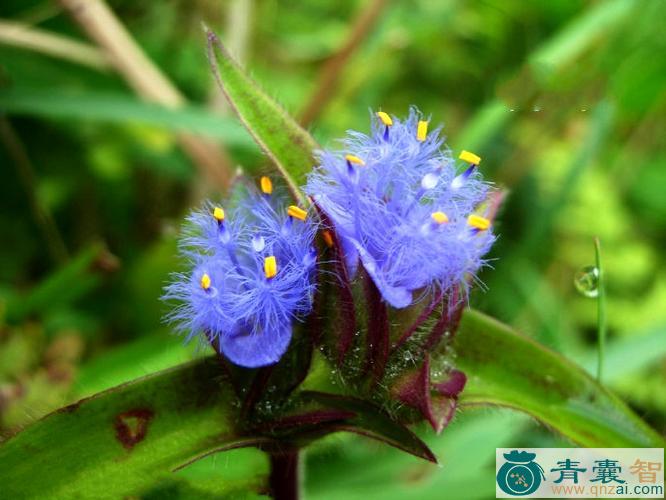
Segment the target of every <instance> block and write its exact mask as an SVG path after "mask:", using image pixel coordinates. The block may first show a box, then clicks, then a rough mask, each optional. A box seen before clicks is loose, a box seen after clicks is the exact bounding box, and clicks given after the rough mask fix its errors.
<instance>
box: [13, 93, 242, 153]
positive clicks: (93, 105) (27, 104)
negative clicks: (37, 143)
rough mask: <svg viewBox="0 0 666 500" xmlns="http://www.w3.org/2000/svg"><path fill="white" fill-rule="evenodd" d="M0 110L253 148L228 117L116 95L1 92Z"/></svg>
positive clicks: (201, 110) (197, 109) (233, 121)
mask: <svg viewBox="0 0 666 500" xmlns="http://www.w3.org/2000/svg"><path fill="white" fill-rule="evenodd" d="M0 110H2V111H3V112H5V113H8V114H10V115H31V116H40V117H49V118H67V119H72V118H73V119H78V120H89V121H100V122H108V123H120V124H128V123H136V124H142V125H152V126H156V127H160V128H162V129H164V130H169V131H173V132H190V133H195V134H200V135H205V136H207V137H211V138H214V139H222V140H223V141H224V143H225V144H226V145H227V146H231V147H239V148H241V147H242V148H248V147H254V144H253V143H252V141H251V139H250V137H249V136H248V134H247V132H245V131H244V130H243V128H242V127H241V126H240V125H239V124H238V123H237V121H236V120H234V119H232V118H231V117H229V118H225V117H220V116H216V115H214V114H213V113H211V112H209V111H207V110H205V109H203V108H201V107H198V106H193V105H190V106H185V107H182V108H174V109H172V108H166V107H164V106H161V105H159V104H154V103H149V102H143V101H140V100H139V99H137V98H135V97H132V96H130V95H126V94H121V93H118V92H91V91H73V90H63V89H57V88H55V89H44V88H24V87H16V88H5V89H0Z"/></svg>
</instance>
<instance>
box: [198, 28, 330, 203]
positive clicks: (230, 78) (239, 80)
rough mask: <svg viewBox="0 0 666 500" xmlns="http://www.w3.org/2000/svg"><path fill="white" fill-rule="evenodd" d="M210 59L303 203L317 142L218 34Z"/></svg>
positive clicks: (240, 113) (259, 141)
mask: <svg viewBox="0 0 666 500" xmlns="http://www.w3.org/2000/svg"><path fill="white" fill-rule="evenodd" d="M206 34H207V36H208V59H209V61H210V64H211V66H212V68H213V73H214V74H215V78H216V80H217V83H218V85H219V86H220V89H222V92H224V94H225V96H226V97H227V99H228V100H229V103H230V104H231V106H232V107H233V108H234V110H235V111H236V113H237V114H238V117H239V118H240V120H241V122H242V123H243V125H244V126H245V127H246V128H247V129H248V131H249V132H250V134H252V137H253V138H254V140H255V141H256V142H257V144H259V146H260V147H261V149H262V150H263V151H264V152H265V153H266V155H268V157H269V158H270V159H271V160H272V161H273V163H274V164H275V166H276V167H277V169H278V170H279V171H280V174H282V176H283V177H284V178H285V180H286V181H287V184H288V185H289V189H290V190H291V191H292V193H293V194H294V196H295V197H296V198H297V199H299V200H300V201H301V202H305V197H304V196H303V194H302V193H301V192H300V189H299V186H300V185H302V184H303V183H304V181H305V176H306V174H307V173H308V172H309V171H310V169H311V168H312V166H313V165H314V159H313V156H312V152H313V150H314V149H316V148H317V147H318V146H317V143H316V142H315V140H314V139H313V138H312V137H311V136H310V134H308V133H307V132H306V131H305V130H304V129H303V128H302V127H301V126H300V125H299V124H298V123H296V121H295V120H294V119H293V118H292V117H291V116H289V114H288V113H287V112H286V111H285V110H284V109H283V108H282V107H281V106H280V105H279V104H278V103H276V102H275V101H274V100H273V99H271V97H269V96H268V94H266V93H265V92H264V91H263V90H262V89H261V88H259V86H258V85H257V83H256V82H254V81H253V80H252V79H251V78H250V77H249V76H248V75H247V74H246V73H245V72H244V71H243V69H242V68H241V67H240V66H239V65H238V63H236V61H234V60H233V58H232V57H231V55H230V54H229V53H228V52H227V50H226V48H225V47H224V46H223V45H222V43H221V42H220V40H219V38H218V37H217V35H215V33H213V32H212V31H210V30H208V29H207V30H206Z"/></svg>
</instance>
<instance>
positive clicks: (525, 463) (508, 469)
mask: <svg viewBox="0 0 666 500" xmlns="http://www.w3.org/2000/svg"><path fill="white" fill-rule="evenodd" d="M504 458H505V459H506V462H505V463H504V464H503V465H502V467H500V470H499V472H498V473H497V485H498V486H499V487H500V489H501V490H502V491H503V492H504V493H508V494H509V495H512V496H517V497H521V496H525V495H529V494H531V493H534V492H535V491H536V490H537V489H539V486H540V485H541V479H542V478H543V479H544V480H545V479H546V477H545V476H544V474H543V469H542V468H541V466H540V465H539V464H538V463H536V462H535V461H534V459H535V458H536V453H528V452H526V451H521V452H519V451H518V450H513V451H512V452H511V453H504Z"/></svg>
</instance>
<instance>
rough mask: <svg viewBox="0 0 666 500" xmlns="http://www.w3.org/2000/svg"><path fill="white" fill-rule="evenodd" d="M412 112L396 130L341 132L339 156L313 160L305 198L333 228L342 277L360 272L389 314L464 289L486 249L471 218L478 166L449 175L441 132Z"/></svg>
mask: <svg viewBox="0 0 666 500" xmlns="http://www.w3.org/2000/svg"><path fill="white" fill-rule="evenodd" d="M427 127H428V122H427V121H426V120H425V119H423V118H422V116H421V114H420V113H419V112H418V111H417V110H416V109H415V108H412V109H411V110H410V113H409V117H408V118H407V119H406V120H404V121H401V120H399V119H397V118H395V117H390V116H389V115H387V114H386V113H383V112H379V113H376V114H374V115H373V117H372V132H371V134H370V135H366V134H363V133H360V132H356V131H350V132H348V135H347V138H346V139H344V140H343V141H342V146H343V147H342V150H341V151H323V152H320V153H319V156H318V158H319V165H318V166H317V167H315V169H314V170H313V172H312V173H311V174H310V175H309V176H308V180H307V184H306V186H305V191H306V193H307V194H308V195H310V196H311V197H312V199H313V200H314V202H315V203H316V204H317V206H318V207H319V209H320V210H322V211H323V212H324V213H325V214H326V216H327V218H328V219H330V221H331V222H332V224H333V226H334V228H335V230H336V233H337V235H338V237H339V238H340V242H341V245H342V248H343V253H344V257H345V263H346V266H347V268H348V271H349V273H350V275H353V274H354V273H355V272H356V269H357V267H358V264H359V263H361V264H362V265H363V267H364V268H365V270H366V271H367V273H368V275H369V276H370V277H371V278H372V280H373V281H374V283H375V285H376V286H377V288H378V289H379V291H380V292H381V294H382V297H383V298H384V300H385V301H386V302H388V303H389V304H391V305H392V306H394V307H396V308H403V307H407V306H409V305H410V304H412V303H413V302H414V301H415V300H418V297H419V296H420V294H419V293H417V294H416V296H415V292H421V293H427V292H428V291H432V289H433V288H438V289H440V290H442V291H448V290H450V289H451V288H452V287H453V286H454V285H457V284H461V285H463V286H465V285H464V284H465V283H466V282H467V278H469V277H470V276H473V275H474V274H475V273H476V272H477V271H478V269H479V268H480V267H481V265H483V263H484V260H483V256H484V254H486V252H487V251H488V250H489V249H490V247H491V245H492V244H493V242H494V239H495V237H494V235H493V233H492V231H491V230H490V222H489V221H488V220H487V219H486V218H484V217H483V215H484V214H483V212H482V211H480V208H481V207H482V203H483V202H484V201H485V200H486V197H487V194H488V190H489V184H488V183H486V182H484V181H483V180H482V178H481V175H480V174H479V172H478V168H477V167H478V163H479V162H480V158H478V157H477V156H476V155H474V154H472V153H468V152H463V154H462V155H461V158H462V159H463V160H465V161H466V162H467V165H465V166H464V167H463V168H458V167H457V166H456V162H455V161H454V159H453V158H452V156H451V153H450V151H449V150H447V149H442V145H443V139H442V138H441V136H440V134H439V132H440V128H437V129H436V130H433V131H431V132H430V133H428V132H427Z"/></svg>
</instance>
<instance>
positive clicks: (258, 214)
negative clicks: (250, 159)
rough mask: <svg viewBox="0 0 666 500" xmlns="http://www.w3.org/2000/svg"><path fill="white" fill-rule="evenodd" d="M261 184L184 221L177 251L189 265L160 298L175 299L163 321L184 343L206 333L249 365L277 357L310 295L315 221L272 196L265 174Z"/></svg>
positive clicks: (227, 353)
mask: <svg viewBox="0 0 666 500" xmlns="http://www.w3.org/2000/svg"><path fill="white" fill-rule="evenodd" d="M261 188H262V193H258V192H257V191H256V190H255V189H252V188H249V190H248V192H247V193H246V194H245V195H243V196H240V197H239V199H238V200H237V203H236V206H234V207H232V208H229V209H228V210H226V211H225V210H224V208H222V207H220V206H215V205H212V204H210V203H208V204H207V205H206V206H205V207H204V209H203V210H201V211H199V212H195V213H194V214H192V215H191V216H190V217H189V218H188V225H187V233H186V236H185V238H184V239H183V241H182V244H181V248H182V253H183V254H184V255H185V256H186V257H187V259H188V262H189V264H190V270H189V271H188V272H187V273H184V274H177V275H175V276H174V279H173V282H172V283H171V284H170V285H169V286H167V288H166V293H165V296H164V298H165V299H167V300H169V299H175V300H176V301H178V302H179V303H180V305H179V306H178V307H177V308H176V309H174V310H173V311H172V313H171V314H170V315H169V316H168V318H167V319H168V320H170V321H173V322H175V323H177V324H178V325H179V327H180V329H182V330H183V331H186V332H188V334H189V335H188V340H189V339H191V338H192V337H193V336H195V335H196V334H198V333H204V335H205V337H206V339H207V340H208V341H209V342H211V343H212V344H213V345H215V346H219V349H220V351H221V352H222V353H223V354H224V355H225V356H226V357H227V358H228V359H229V360H230V361H232V362H233V363H235V364H237V365H240V366H245V367H248V368H253V367H259V366H265V365H270V364H273V363H276V362H277V361H278V360H279V359H280V357H281V356H282V355H283V354H284V352H285V351H286V349H287V347H288V346H289V341H290V340H291V332H292V323H293V321H294V320H298V319H301V318H303V317H304V316H305V315H306V314H307V313H308V312H309V311H310V309H311V308H312V300H313V296H314V292H315V266H316V260H317V255H316V251H315V248H314V246H313V241H314V237H315V231H316V226H315V225H314V224H311V223H309V221H308V217H307V213H306V212H305V211H304V210H303V209H301V208H299V207H296V206H290V207H288V208H287V207H283V206H282V205H281V204H280V203H279V202H280V201H281V200H279V199H278V200H274V199H273V196H272V183H271V181H270V179H269V178H267V177H264V178H262V179H261Z"/></svg>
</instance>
